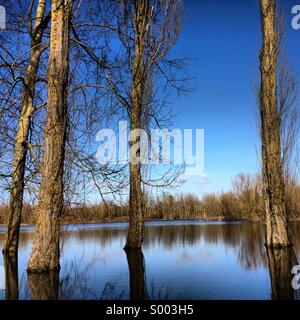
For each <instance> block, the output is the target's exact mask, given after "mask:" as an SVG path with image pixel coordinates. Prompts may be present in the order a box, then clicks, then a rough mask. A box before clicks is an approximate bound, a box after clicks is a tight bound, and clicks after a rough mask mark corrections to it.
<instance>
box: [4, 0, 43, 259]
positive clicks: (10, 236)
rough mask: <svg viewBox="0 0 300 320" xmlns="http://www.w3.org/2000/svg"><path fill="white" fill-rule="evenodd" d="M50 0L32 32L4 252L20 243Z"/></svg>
mask: <svg viewBox="0 0 300 320" xmlns="http://www.w3.org/2000/svg"><path fill="white" fill-rule="evenodd" d="M45 3H46V0H40V1H39V2H38V6H37V12H36V18H35V27H34V30H33V34H32V35H31V37H32V40H31V45H30V58H29V65H28V69H27V72H26V75H25V77H24V89H23V96H22V105H21V114H20V117H19V125H18V131H17V136H16V141H15V147H14V159H13V164H12V184H11V189H10V203H9V212H8V221H7V233H6V238H5V243H4V247H3V252H4V253H8V252H10V253H12V254H14V253H16V252H17V251H18V243H19V229H20V221H21V213H22V206H23V194H24V175H25V162H26V155H27V150H28V141H27V140H28V134H29V130H30V122H31V117H32V115H33V113H34V107H33V99H34V91H35V84H36V75H37V71H38V67H39V62H40V57H41V54H42V52H43V50H44V47H43V46H42V43H41V42H42V37H43V32H44V30H45V28H46V26H47V22H48V19H47V18H46V19H45V20H43V19H44V13H45Z"/></svg>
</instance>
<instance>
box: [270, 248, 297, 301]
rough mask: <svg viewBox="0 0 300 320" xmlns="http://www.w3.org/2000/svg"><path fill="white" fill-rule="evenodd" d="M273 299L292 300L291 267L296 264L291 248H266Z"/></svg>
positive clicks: (294, 296)
mask: <svg viewBox="0 0 300 320" xmlns="http://www.w3.org/2000/svg"><path fill="white" fill-rule="evenodd" d="M266 250H267V256H268V261H269V273H270V279H271V287H272V299H273V300H293V299H294V298H296V295H295V294H296V291H295V290H294V289H293V287H292V279H293V276H294V275H293V274H292V272H291V271H292V268H293V266H295V265H297V264H298V262H297V257H296V255H295V252H294V250H293V248H282V249H276V248H267V249H266Z"/></svg>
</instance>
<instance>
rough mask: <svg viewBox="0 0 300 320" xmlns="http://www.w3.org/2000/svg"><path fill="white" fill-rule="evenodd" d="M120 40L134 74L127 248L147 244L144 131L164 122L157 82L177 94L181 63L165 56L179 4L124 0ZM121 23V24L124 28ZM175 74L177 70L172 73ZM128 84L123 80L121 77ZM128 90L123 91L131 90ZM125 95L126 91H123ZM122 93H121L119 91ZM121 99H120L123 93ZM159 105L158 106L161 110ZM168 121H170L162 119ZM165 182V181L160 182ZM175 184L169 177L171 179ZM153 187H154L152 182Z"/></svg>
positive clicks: (130, 105) (176, 1)
mask: <svg viewBox="0 0 300 320" xmlns="http://www.w3.org/2000/svg"><path fill="white" fill-rule="evenodd" d="M120 3H121V8H122V9H121V11H122V12H121V13H122V14H121V18H119V19H118V28H120V32H119V33H118V34H119V38H120V40H121V43H122V44H123V46H124V48H125V50H126V56H127V60H126V61H127V64H128V65H129V68H130V70H129V74H130V75H131V79H130V84H131V87H130V89H129V88H127V89H129V90H130V94H129V97H127V98H125V99H122V100H125V101H127V104H126V103H125V108H126V110H127V111H128V115H129V120H130V130H131V133H130V143H129V144H130V146H129V148H130V163H129V175H130V190H129V216H130V221H129V228H128V235H127V241H126V245H125V247H124V249H125V250H131V249H138V248H141V245H142V242H143V233H144V223H143V211H144V205H143V204H144V192H143V188H142V186H143V185H146V184H147V181H145V180H147V179H143V174H142V165H141V160H142V158H143V157H144V156H145V155H141V131H140V129H143V130H146V131H147V130H148V131H149V126H150V123H151V121H152V120H153V119H154V122H155V123H156V125H157V123H161V116H162V114H163V111H162V104H157V101H155V98H154V88H155V87H156V85H155V83H154V79H155V80H156V81H159V80H158V79H159V76H162V79H163V80H162V81H163V82H165V83H167V84H166V87H167V86H168V85H169V86H173V87H175V88H176V89H178V90H179V91H180V90H181V88H179V86H178V82H180V81H178V82H177V79H175V78H174V72H171V71H170V69H172V67H175V68H180V67H181V63H182V61H178V60H175V59H174V60H169V59H168V58H167V55H168V53H169V51H170V50H171V48H172V47H173V46H174V45H175V43H176V41H177V39H178V36H179V33H180V28H181V1H180V0H166V1H161V0H132V1H128V2H126V1H121V2H120ZM122 25H123V26H122ZM173 71H174V70H173ZM123 83H124V78H123ZM127 89H126V91H125V92H128V90H127ZM123 91H124V88H123ZM121 92H122V90H121ZM119 96H120V95H119ZM158 105H159V107H158ZM165 120H166V117H165V118H164V119H163V121H165ZM161 180H163V179H161ZM170 180H171V179H170ZM149 184H150V183H149Z"/></svg>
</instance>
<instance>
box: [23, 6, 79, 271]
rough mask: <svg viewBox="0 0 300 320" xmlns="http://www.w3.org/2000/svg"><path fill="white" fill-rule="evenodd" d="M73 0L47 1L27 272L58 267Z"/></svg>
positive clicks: (56, 268)
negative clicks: (41, 133) (40, 140)
mask: <svg viewBox="0 0 300 320" xmlns="http://www.w3.org/2000/svg"><path fill="white" fill-rule="evenodd" d="M72 7H73V0H63V1H61V0H53V1H52V5H51V35H50V57H49V70H48V110H47V121H46V128H45V152H44V167H43V172H42V182H41V187H40V197H39V204H38V208H37V212H38V222H37V226H36V232H35V239H34V243H33V248H32V253H31V257H30V260H29V264H28V271H29V272H45V271H53V270H58V269H59V256H60V254H59V236H60V226H59V217H60V215H61V214H62V211H63V190H64V187H63V171H64V170H63V169H64V158H65V141H66V133H67V114H68V111H67V91H68V75H69V72H68V71H69V26H70V18H71V12H72Z"/></svg>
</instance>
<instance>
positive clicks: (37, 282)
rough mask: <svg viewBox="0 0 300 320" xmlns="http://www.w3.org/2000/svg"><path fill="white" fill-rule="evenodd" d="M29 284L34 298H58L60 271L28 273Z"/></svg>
mask: <svg viewBox="0 0 300 320" xmlns="http://www.w3.org/2000/svg"><path fill="white" fill-rule="evenodd" d="M27 280H28V286H29V289H30V296H31V299H32V300H57V299H58V289H59V273H58V272H54V271H52V272H47V273H28V274H27Z"/></svg>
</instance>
